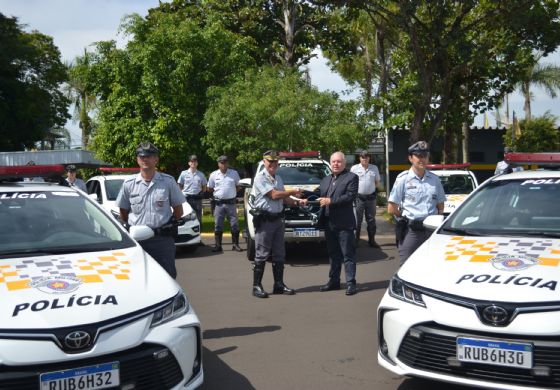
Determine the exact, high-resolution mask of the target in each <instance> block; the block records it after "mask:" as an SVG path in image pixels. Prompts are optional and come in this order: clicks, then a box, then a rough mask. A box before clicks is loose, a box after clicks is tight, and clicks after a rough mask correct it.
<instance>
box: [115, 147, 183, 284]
mask: <svg viewBox="0 0 560 390" xmlns="http://www.w3.org/2000/svg"><path fill="white" fill-rule="evenodd" d="M136 161H137V162H138V165H139V166H140V173H138V174H137V175H133V176H131V177H130V178H128V179H126V180H125V181H124V183H123V185H122V187H121V190H120V192H119V195H118V197H117V201H116V205H117V206H118V207H119V209H120V217H121V219H122V220H123V222H124V223H125V224H130V225H133V226H134V225H146V226H148V227H150V228H152V229H153V230H154V233H155V236H154V237H152V238H150V239H148V240H143V241H140V242H139V244H140V245H141V246H142V248H143V249H144V250H145V251H146V252H148V254H149V255H150V256H152V257H153V258H154V259H155V260H156V261H157V262H158V263H159V265H161V266H162V267H163V268H164V269H165V270H166V271H167V273H168V274H169V275H171V277H173V278H175V277H176V276H177V271H176V269H175V239H174V235H176V234H177V231H176V229H177V225H176V224H175V221H177V220H179V219H180V218H181V217H182V216H183V202H185V196H184V195H183V193H182V192H181V190H180V189H179V187H178V186H177V184H176V183H175V179H174V178H173V177H172V176H170V175H167V174H165V173H161V172H158V171H157V170H156V166H157V164H158V162H159V150H158V148H156V147H155V145H154V144H152V143H151V142H142V143H140V144H139V145H138V147H137V148H136Z"/></svg>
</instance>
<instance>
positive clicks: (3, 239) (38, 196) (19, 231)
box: [0, 189, 134, 258]
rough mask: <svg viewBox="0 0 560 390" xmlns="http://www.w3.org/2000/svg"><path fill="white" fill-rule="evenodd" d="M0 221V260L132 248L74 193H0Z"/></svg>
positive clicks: (107, 219) (106, 219)
mask: <svg viewBox="0 0 560 390" xmlns="http://www.w3.org/2000/svg"><path fill="white" fill-rule="evenodd" d="M0 221H2V223H1V224H0V257H4V258H6V256H10V257H13V256H18V255H19V256H25V255H26V254H29V255H31V254H33V253H35V254H40V253H45V254H48V253H78V252H80V253H81V252H88V251H102V250H113V249H121V248H127V247H132V246H134V242H133V241H132V240H131V239H130V238H129V237H128V236H126V235H124V234H122V232H121V231H120V230H119V229H118V227H117V225H116V223H115V222H114V221H113V220H112V219H111V217H109V216H107V215H105V214H104V213H103V212H102V211H101V210H99V209H98V208H97V207H96V206H95V205H94V204H93V203H92V202H91V201H89V199H87V198H86V197H84V196H81V195H80V194H78V193H76V192H69V191H56V190H54V191H42V192H36V191H28V192H26V191H25V189H21V190H19V191H13V192H0Z"/></svg>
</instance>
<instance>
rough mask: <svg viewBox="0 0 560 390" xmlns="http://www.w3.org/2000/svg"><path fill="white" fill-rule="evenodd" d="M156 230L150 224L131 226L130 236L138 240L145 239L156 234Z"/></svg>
mask: <svg viewBox="0 0 560 390" xmlns="http://www.w3.org/2000/svg"><path fill="white" fill-rule="evenodd" d="M154 235H155V234H154V231H153V230H152V229H150V228H149V227H148V226H144V225H138V226H131V227H130V236H131V237H132V238H134V239H135V240H136V241H143V240H147V239H149V238H152V237H153V236H154Z"/></svg>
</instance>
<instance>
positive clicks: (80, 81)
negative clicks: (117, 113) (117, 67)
mask: <svg viewBox="0 0 560 390" xmlns="http://www.w3.org/2000/svg"><path fill="white" fill-rule="evenodd" d="M90 57H91V55H90V53H88V52H87V50H85V49H84V55H83V56H81V57H76V59H75V60H74V63H73V64H72V65H70V66H69V67H68V68H69V69H68V74H69V80H68V82H67V83H66V86H65V91H66V96H67V97H68V99H70V101H71V103H72V104H73V105H74V115H73V117H74V119H75V120H78V122H79V127H80V129H81V130H82V149H84V150H85V149H87V147H88V144H89V138H90V135H91V132H92V130H93V122H92V119H91V117H90V115H89V113H90V112H91V111H92V110H94V109H95V108H96V105H97V97H96V96H95V94H94V93H93V92H92V90H91V89H92V87H91V85H90V83H89V81H88V72H89V65H90Z"/></svg>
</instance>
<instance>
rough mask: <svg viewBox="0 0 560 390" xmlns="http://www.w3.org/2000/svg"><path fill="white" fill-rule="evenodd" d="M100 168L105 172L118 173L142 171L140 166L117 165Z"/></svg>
mask: <svg viewBox="0 0 560 390" xmlns="http://www.w3.org/2000/svg"><path fill="white" fill-rule="evenodd" d="M99 170H100V171H101V172H103V173H117V172H134V173H137V172H140V168H139V167H137V168H117V167H102V168H99Z"/></svg>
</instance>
